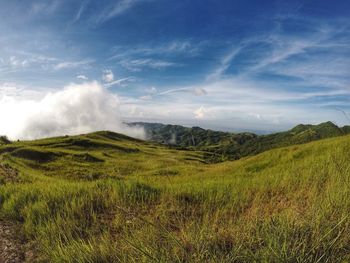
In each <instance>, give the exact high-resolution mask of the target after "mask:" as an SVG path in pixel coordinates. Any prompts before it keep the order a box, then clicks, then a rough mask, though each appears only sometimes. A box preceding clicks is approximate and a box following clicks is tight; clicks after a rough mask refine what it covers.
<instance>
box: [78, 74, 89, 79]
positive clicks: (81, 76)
mask: <svg viewBox="0 0 350 263" xmlns="http://www.w3.org/2000/svg"><path fill="white" fill-rule="evenodd" d="M77 79H81V80H88V77H87V76H85V75H78V76H77Z"/></svg>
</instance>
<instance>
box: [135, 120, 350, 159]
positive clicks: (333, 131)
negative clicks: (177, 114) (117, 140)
mask: <svg viewBox="0 0 350 263" xmlns="http://www.w3.org/2000/svg"><path fill="white" fill-rule="evenodd" d="M130 125H138V126H142V127H144V128H145V130H146V134H147V138H148V139H149V140H150V141H155V142H158V143H162V144H166V145H172V146H177V147H179V148H182V149H183V148H190V149H194V150H202V151H207V152H210V153H211V155H207V160H208V161H210V162H220V161H225V160H237V159H240V158H242V157H245V156H251V155H255V154H258V153H261V152H264V151H267V150H270V149H274V148H278V147H284V146H290V145H296V144H301V143H307V142H311V141H315V140H320V139H325V138H331V137H336V136H341V135H346V134H349V133H350V126H344V127H342V128H339V127H338V126H336V125H335V124H334V123H332V122H325V123H321V124H319V125H303V124H300V125H298V126H296V127H294V128H293V129H291V130H289V131H286V132H279V133H273V134H269V135H260V136H258V135H256V134H253V133H229V132H220V131H212V130H205V129H202V128H199V127H192V128H187V127H183V126H179V125H164V124H159V123H143V122H138V123H131V124H130Z"/></svg>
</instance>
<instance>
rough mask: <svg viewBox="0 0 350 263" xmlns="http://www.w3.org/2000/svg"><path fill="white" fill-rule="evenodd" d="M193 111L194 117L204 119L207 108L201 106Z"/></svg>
mask: <svg viewBox="0 0 350 263" xmlns="http://www.w3.org/2000/svg"><path fill="white" fill-rule="evenodd" d="M193 113H194V117H195V118H196V119H204V118H205V117H206V113H207V110H206V109H205V108H204V107H203V106H202V107H200V108H199V109H197V110H195V111H194V112H193Z"/></svg>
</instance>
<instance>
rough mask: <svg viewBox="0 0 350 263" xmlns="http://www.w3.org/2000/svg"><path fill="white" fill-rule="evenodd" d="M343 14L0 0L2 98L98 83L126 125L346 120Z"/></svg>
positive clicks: (349, 46) (207, 3) (247, 6)
mask: <svg viewBox="0 0 350 263" xmlns="http://www.w3.org/2000/svg"><path fill="white" fill-rule="evenodd" d="M349 15H350V2H349V1H346V0H335V1H326V0H319V1H316V0H300V1H295V0H293V1H289V0H285V1H283V0H268V1H267V0H266V1H264V0H255V1H253V0H235V1H233V0H181V1H173V0H99V1H94V0H26V1H24V0H11V1H7V0H6V1H5V0H0V17H1V23H0V47H1V48H0V98H1V97H2V99H4V98H5V97H6V98H7V99H9V98H10V99H12V100H22V101H23V100H27V101H28V100H33V101H35V100H37V101H40V100H41V99H42V98H43V97H44V96H46V95H47V94H48V93H49V92H50V93H55V92H58V91H60V90H62V89H63V88H64V87H66V86H67V85H70V84H73V83H75V84H80V85H81V87H82V88H86V89H89V85H93V83H95V82H97V83H98V84H99V85H101V86H102V87H103V89H105V90H106V92H107V94H110V95H111V96H114V95H117V96H118V111H119V113H118V114H120V118H121V119H123V120H126V121H133V120H135V121H136V120H137V121H158V122H165V123H178V124H185V125H201V126H204V127H209V128H216V129H225V130H233V131H241V130H260V131H274V130H282V129H287V128H290V127H292V126H293V125H295V124H298V123H319V122H322V121H328V120H331V121H334V122H335V123H337V124H339V125H345V124H350V123H349V117H348V116H347V115H348V112H349V113H350V104H349V98H350V85H349V84H350V74H349V71H350V20H349ZM83 110H84V109H82V111H83ZM97 128H98V127H97ZM0 131H1V129H0Z"/></svg>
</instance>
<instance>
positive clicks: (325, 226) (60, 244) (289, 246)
mask: <svg viewBox="0 0 350 263" xmlns="http://www.w3.org/2000/svg"><path fill="white" fill-rule="evenodd" d="M113 143H114V142H113ZM118 143H120V144H121V143H124V142H118ZM128 143H129V142H128ZM134 144H135V143H133V144H132V147H134V148H135V147H138V149H139V150H140V151H139V152H137V153H128V154H127V157H125V153H123V154H122V153H117V152H116V151H110V152H108V153H106V152H104V150H101V149H98V150H96V149H95V150H91V151H89V154H91V155H92V156H96V157H98V158H100V159H103V160H104V161H103V163H102V162H98V163H95V162H83V161H81V160H80V159H79V160H76V159H74V160H72V159H71V157H70V156H71V155H72V154H76V153H78V152H79V151H81V150H80V149H74V150H70V151H69V150H64V149H63V148H62V149H59V148H55V149H54V150H53V149H50V151H65V155H62V157H60V158H57V159H55V160H54V161H51V163H42V162H33V160H29V161H28V160H23V159H20V158H18V157H16V156H13V155H4V159H5V160H6V161H7V162H8V163H10V164H11V165H12V166H14V167H16V168H17V169H18V170H19V171H20V176H21V180H20V181H19V182H16V183H7V184H4V185H2V186H0V207H1V210H0V211H1V216H2V217H3V218H6V219H7V220H13V221H17V222H18V223H19V224H21V225H22V232H21V235H22V237H23V238H24V239H26V240H33V241H34V242H35V244H36V248H37V249H36V253H37V261H39V262H140V261H141V262H348V261H350V218H349V213H350V199H349V196H350V176H349V171H350V163H349V161H348V158H349V154H350V147H349V146H350V137H343V138H335V139H329V140H325V141H320V142H314V143H310V144H307V145H300V146H293V147H289V148H282V149H276V150H273V151H269V152H266V153H264V154H260V155H258V156H255V157H250V158H245V159H242V160H240V161H235V162H225V163H221V164H216V165H203V164H201V163H199V162H196V161H186V155H187V154H191V153H184V152H179V153H178V155H174V153H170V152H168V150H167V149H164V148H159V147H157V148H152V147H149V145H142V144H141V143H140V142H138V145H137V146H135V145H134ZM123 146H125V143H124V144H123ZM35 147H39V146H35ZM44 150H45V149H42V151H44ZM46 150H47V149H46ZM150 156H152V159H151V157H150ZM198 156H199V157H200V155H198ZM129 166H130V169H126V167H129ZM82 167H83V168H82ZM118 167H120V168H122V169H118ZM134 167H137V168H136V169H135V168H134ZM77 171H78V172H77ZM84 172H86V177H84ZM78 173H79V176H76V175H77V174H78ZM91 173H99V174H101V176H97V177H89V176H88V175H89V174H91Z"/></svg>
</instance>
